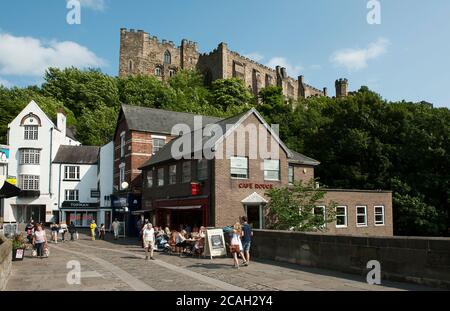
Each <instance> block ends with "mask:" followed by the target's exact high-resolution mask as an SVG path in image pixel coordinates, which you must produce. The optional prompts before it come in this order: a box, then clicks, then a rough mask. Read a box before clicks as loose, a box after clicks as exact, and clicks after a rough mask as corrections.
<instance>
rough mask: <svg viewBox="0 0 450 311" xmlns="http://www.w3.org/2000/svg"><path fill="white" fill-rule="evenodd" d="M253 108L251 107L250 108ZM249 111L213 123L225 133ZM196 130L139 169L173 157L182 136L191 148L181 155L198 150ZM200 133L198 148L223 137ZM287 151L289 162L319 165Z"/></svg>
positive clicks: (160, 152)
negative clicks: (200, 139)
mask: <svg viewBox="0 0 450 311" xmlns="http://www.w3.org/2000/svg"><path fill="white" fill-rule="evenodd" d="M252 110H253V109H252ZM249 112H250V111H246V112H243V113H241V114H238V115H236V116H233V117H230V118H228V119H224V120H220V121H218V122H216V123H215V124H217V125H219V126H220V128H221V129H222V133H223V134H225V133H226V129H227V126H232V125H235V124H236V123H237V122H238V121H239V120H241V118H242V117H243V116H245V115H246V114H248V113H249ZM202 131H203V129H202ZM195 134H196V132H191V133H188V134H185V135H183V136H180V137H177V138H175V139H173V140H171V141H170V142H169V143H167V144H166V145H165V146H164V147H163V148H162V149H161V150H160V151H158V152H157V153H156V154H154V155H153V156H152V157H151V158H150V159H149V160H148V161H147V162H145V163H144V164H143V165H142V166H141V167H140V169H143V168H145V167H148V166H153V165H156V164H158V163H163V162H167V161H170V160H172V159H173V157H172V146H173V145H174V144H175V142H177V141H178V140H180V139H182V138H183V137H185V136H186V135H190V136H191V137H190V141H191V147H192V149H191V150H188V151H187V152H185V153H184V154H183V156H185V155H190V154H193V153H194V152H196V151H200V150H197V149H195V146H194V136H195ZM200 135H202V144H201V146H200V148H203V146H204V145H205V143H206V142H208V144H209V145H214V144H215V143H216V142H217V141H218V140H219V139H221V138H222V137H223V135H221V136H220V135H213V136H212V137H209V136H203V133H202V134H200ZM288 151H289V152H291V158H290V159H289V162H290V163H296V164H305V165H313V166H315V165H319V164H320V162H318V161H316V160H314V159H311V158H309V157H307V156H305V155H302V154H300V153H298V152H295V151H292V150H289V149H288Z"/></svg>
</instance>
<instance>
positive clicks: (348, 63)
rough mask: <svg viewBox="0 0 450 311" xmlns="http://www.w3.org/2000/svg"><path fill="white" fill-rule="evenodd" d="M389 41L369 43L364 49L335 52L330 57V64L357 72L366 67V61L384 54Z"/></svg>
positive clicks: (379, 40)
mask: <svg viewBox="0 0 450 311" xmlns="http://www.w3.org/2000/svg"><path fill="white" fill-rule="evenodd" d="M388 45H389V40H387V39H385V38H380V39H378V40H377V41H375V42H372V43H370V44H369V45H368V46H367V48H365V49H344V50H340V51H337V52H335V53H334V54H333V55H332V56H331V62H333V63H334V64H335V65H337V66H343V67H345V68H347V70H349V71H358V70H361V69H365V68H367V66H368V61H369V60H372V59H376V58H378V57H380V56H381V55H383V54H385V53H386V51H387V48H388Z"/></svg>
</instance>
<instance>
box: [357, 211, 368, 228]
mask: <svg viewBox="0 0 450 311" xmlns="http://www.w3.org/2000/svg"><path fill="white" fill-rule="evenodd" d="M356 226H357V227H367V206H357V207H356Z"/></svg>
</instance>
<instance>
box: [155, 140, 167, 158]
mask: <svg viewBox="0 0 450 311" xmlns="http://www.w3.org/2000/svg"><path fill="white" fill-rule="evenodd" d="M156 141H159V142H163V144H162V146H157V147H155V142H156ZM165 145H166V138H163V137H152V154H156V153H157V152H158V151H160V150H161V149H162V148H164V146H165ZM155 148H157V149H158V150H156V151H155Z"/></svg>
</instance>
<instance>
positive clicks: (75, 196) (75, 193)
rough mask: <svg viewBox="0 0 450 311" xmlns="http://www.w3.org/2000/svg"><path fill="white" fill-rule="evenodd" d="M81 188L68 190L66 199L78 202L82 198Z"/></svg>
mask: <svg viewBox="0 0 450 311" xmlns="http://www.w3.org/2000/svg"><path fill="white" fill-rule="evenodd" d="M79 195H80V193H79V190H66V191H65V200H66V201H71V202H78V201H79V200H80V197H79Z"/></svg>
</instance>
